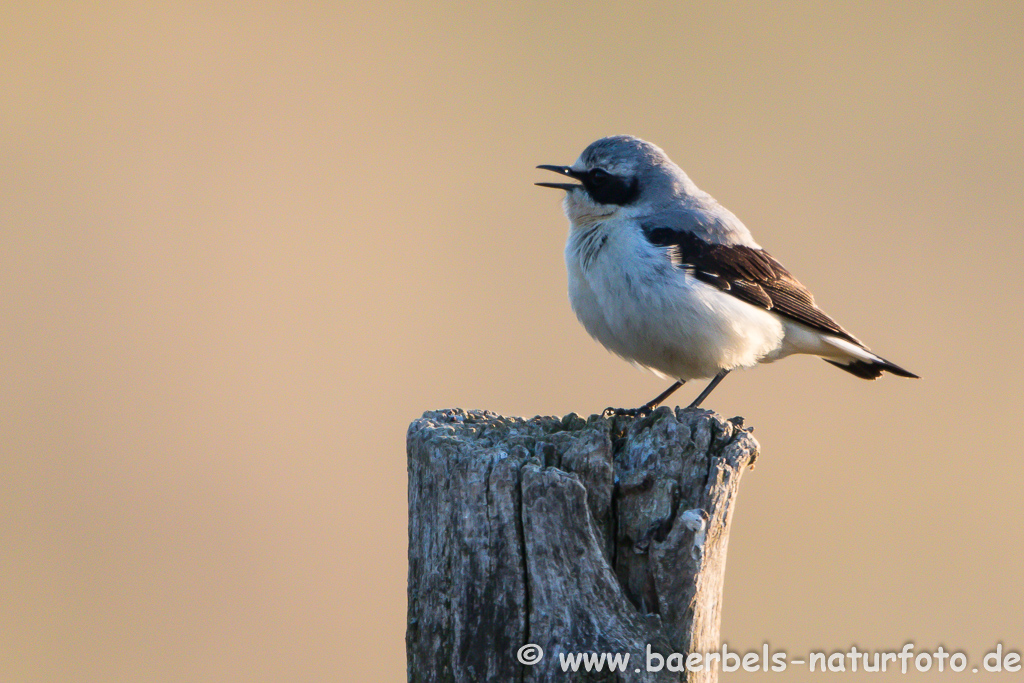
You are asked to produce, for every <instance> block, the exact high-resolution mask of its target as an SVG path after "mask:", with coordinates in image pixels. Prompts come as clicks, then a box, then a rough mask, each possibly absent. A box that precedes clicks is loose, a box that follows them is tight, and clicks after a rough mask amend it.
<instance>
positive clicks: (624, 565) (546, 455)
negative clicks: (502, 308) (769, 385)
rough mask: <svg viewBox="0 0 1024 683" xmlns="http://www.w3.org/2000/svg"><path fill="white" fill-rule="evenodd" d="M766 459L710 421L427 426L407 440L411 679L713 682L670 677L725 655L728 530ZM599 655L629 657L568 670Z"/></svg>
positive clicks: (443, 416)
mask: <svg viewBox="0 0 1024 683" xmlns="http://www.w3.org/2000/svg"><path fill="white" fill-rule="evenodd" d="M757 452H758V445H757V442H756V441H755V440H754V438H753V436H751V435H750V433H749V430H745V429H743V425H742V420H741V419H739V418H733V419H732V420H723V419H722V418H721V417H719V416H718V415H715V414H714V413H711V412H708V411H705V410H683V409H675V410H672V409H670V408H667V407H663V408H659V409H658V410H656V411H655V412H654V413H653V414H651V415H649V416H647V417H644V418H631V417H621V416H616V417H611V418H606V417H602V416H596V415H595V416H592V417H591V418H590V419H587V420H584V419H583V418H581V417H579V416H578V415H575V414H570V415H568V416H566V417H564V418H562V419H558V418H554V417H535V418H533V419H529V420H525V419H522V418H507V417H500V416H498V415H496V414H494V413H491V412H480V411H469V412H467V411H463V410H458V409H456V410H444V411H438V412H429V413H426V414H424V416H423V417H422V418H421V419H419V420H416V421H415V422H413V423H412V425H411V426H410V427H409V434H408V468H409V620H408V628H407V632H406V652H407V656H408V680H409V681H410V682H415V683H420V682H434V681H444V682H448V681H465V682H467V683H470V682H472V683H477V682H480V681H498V682H501V683H505V682H515V681H524V682H540V681H559V682H562V681H598V680H600V681H620V680H621V681H631V682H633V681H687V682H689V683H697V682H700V683H712V682H714V681H716V680H717V667H716V668H715V669H714V670H712V671H702V672H695V671H690V672H685V673H681V672H679V671H672V670H671V669H677V668H678V665H679V664H681V663H682V658H683V657H685V656H686V655H687V654H688V653H691V652H695V653H702V654H703V653H706V652H714V651H717V650H719V649H720V646H719V639H718V629H719V624H720V621H721V601H722V585H723V580H724V576H725V554H726V546H727V544H728V540H729V523H730V520H731V517H732V511H733V508H734V504H735V498H736V492H737V488H738V486H739V480H740V475H741V474H742V472H743V470H744V469H745V468H746V467H747V466H749V465H751V464H752V463H753V462H754V459H755V458H756V457H757ZM527 644H532V645H535V646H539V648H540V650H538V649H537V648H536V647H535V648H529V647H526V648H524V646H526V645H527ZM648 646H650V650H651V651H652V652H654V653H658V655H660V656H661V657H665V658H666V659H664V660H662V661H663V664H662V668H661V670H660V671H651V670H648ZM521 648H524V649H523V650H522V651H521ZM541 650H542V651H543V655H542V656H540V654H539V653H540V651H541ZM587 652H589V653H609V654H615V653H629V655H630V658H629V663H628V665H627V668H626V671H625V672H624V673H609V670H608V667H609V663H608V662H607V661H606V662H605V665H604V667H603V671H601V672H597V671H591V672H590V673H587V672H586V670H585V664H582V663H581V665H580V666H579V671H578V672H577V673H566V672H564V671H563V669H562V666H561V662H562V658H563V657H565V656H567V655H575V654H576V653H587ZM671 653H681V656H676V657H672V658H669V656H670V655H671ZM521 660H525V661H528V662H531V664H530V665H524V664H522V663H521ZM650 663H651V664H652V667H651V668H652V669H653V668H656V667H657V665H658V663H659V662H658V657H657V656H654V657H652V659H651V662H650ZM637 669H639V670H640V671H639V672H637V671H636V670H637Z"/></svg>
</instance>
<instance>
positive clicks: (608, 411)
mask: <svg viewBox="0 0 1024 683" xmlns="http://www.w3.org/2000/svg"><path fill="white" fill-rule="evenodd" d="M653 410H654V408H652V407H651V406H646V405H645V406H640V407H639V408H605V409H604V412H603V413H602V414H601V416H602V417H604V418H605V419H610V418H613V417H632V418H638V417H647V416H648V415H650V414H651V412H652V411H653Z"/></svg>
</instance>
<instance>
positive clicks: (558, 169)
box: [534, 164, 582, 191]
mask: <svg viewBox="0 0 1024 683" xmlns="http://www.w3.org/2000/svg"><path fill="white" fill-rule="evenodd" d="M537 168H540V169H543V170H545V171H554V172H555V173H561V174H562V175H565V176H569V177H570V178H578V177H579V176H578V175H577V174H576V172H575V171H573V170H572V169H571V168H569V167H568V166H549V165H547V164H543V165H541V166H538V167H537ZM534 185H539V186H541V187H553V188H555V189H556V190H566V191H569V190H572V189H574V188H577V187H582V185H578V184H576V183H534Z"/></svg>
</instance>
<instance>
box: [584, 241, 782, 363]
mask: <svg viewBox="0 0 1024 683" xmlns="http://www.w3.org/2000/svg"><path fill="white" fill-rule="evenodd" d="M614 227H615V226H608V227H606V228H604V230H605V231H606V234H607V238H608V239H607V241H606V242H605V244H604V246H603V247H602V248H601V250H600V251H599V252H598V253H597V254H596V255H593V256H591V257H590V258H589V259H587V260H586V262H585V263H584V261H583V260H582V259H581V257H580V251H579V246H578V245H577V244H575V243H574V239H573V235H572V234H570V238H569V242H568V244H567V245H566V251H565V256H566V266H567V269H568V275H569V301H570V302H571V304H572V308H573V310H574V311H575V312H576V316H577V317H578V318H579V319H580V322H581V323H583V327H584V328H586V330H587V332H589V333H590V334H591V335H592V336H593V337H594V338H595V339H597V340H598V341H599V342H601V343H602V344H603V345H604V346H605V347H607V348H608V349H609V350H610V351H612V352H614V353H616V354H618V355H620V356H622V357H623V358H626V359H628V360H630V361H633V362H636V363H639V364H640V365H643V366H646V367H648V368H650V369H652V370H654V371H656V372H658V373H659V374H664V375H666V376H668V377H673V378H677V379H682V380H689V379H697V378H705V377H713V376H714V375H716V374H717V373H718V372H720V371H721V370H732V369H734V368H740V367H750V366H752V365H755V364H756V363H757V362H758V361H759V360H761V359H762V358H763V357H764V356H766V355H768V354H769V353H771V352H772V351H774V350H776V349H778V348H779V346H780V344H781V341H782V337H783V326H782V323H781V322H780V321H779V319H778V318H776V316H774V315H772V314H771V313H769V312H768V311H766V310H764V309H761V308H758V307H756V306H752V305H750V304H747V303H745V302H743V301H741V300H739V299H737V298H735V297H733V296H730V295H728V294H725V293H723V292H721V291H720V290H718V289H716V288H715V287H712V286H710V285H707V284H704V283H703V282H700V281H699V280H696V279H694V278H692V277H690V276H689V275H687V274H686V273H685V272H684V271H683V270H680V269H677V268H675V267H673V266H672V265H671V264H670V263H669V262H668V260H667V259H666V258H665V255H664V254H663V253H662V252H661V251H660V250H658V249H657V248H655V247H652V246H651V245H649V244H648V243H647V242H646V240H643V238H642V236H640V235H639V234H638V233H636V232H634V231H631V230H624V229H618V230H615V229H612V228H614Z"/></svg>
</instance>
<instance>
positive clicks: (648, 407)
mask: <svg viewBox="0 0 1024 683" xmlns="http://www.w3.org/2000/svg"><path fill="white" fill-rule="evenodd" d="M683 382H685V380H679V381H677V382H676V383H675V384H673V385H672V386H670V387H669V388H668V389H666V390H665V391H663V392H661V393H660V394H658V395H657V397H655V398H653V399H651V400H650V401H648V402H647V403H645V404H643V405H642V406H640V407H639V408H608V409H606V410H605V411H604V415H605V417H611V416H613V415H626V416H628V417H639V416H641V415H646V414H647V413H649V412H651V411H652V410H654V409H655V408H657V407H658V406H659V405H661V402H662V401H664V400H665V399H666V398H668V397H669V396H671V395H672V392H674V391H675V390H676V389H678V388H679V387H681V386H683Z"/></svg>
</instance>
